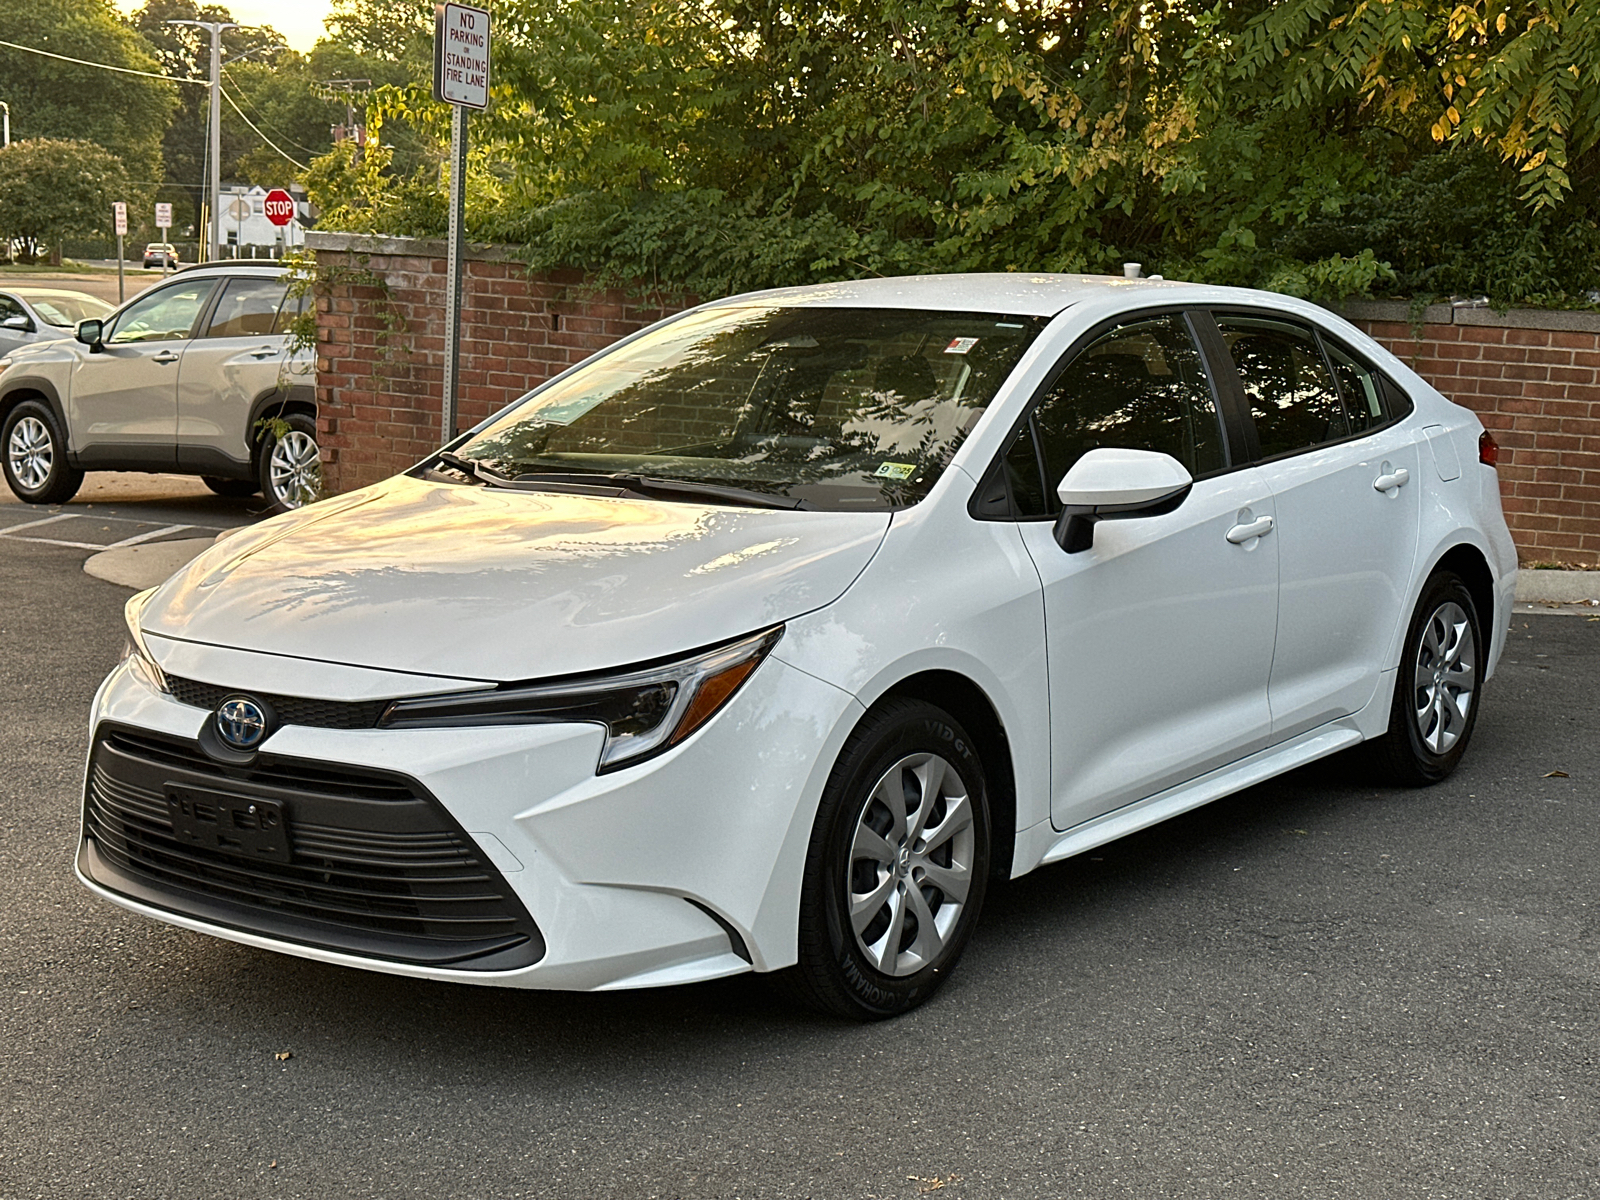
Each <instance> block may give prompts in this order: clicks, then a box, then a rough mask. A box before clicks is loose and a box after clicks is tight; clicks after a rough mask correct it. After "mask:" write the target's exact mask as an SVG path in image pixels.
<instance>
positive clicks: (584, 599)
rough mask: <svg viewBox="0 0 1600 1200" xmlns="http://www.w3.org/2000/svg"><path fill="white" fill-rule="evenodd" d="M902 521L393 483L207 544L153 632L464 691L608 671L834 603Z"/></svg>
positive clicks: (150, 612) (154, 619) (149, 625)
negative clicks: (400, 674)
mask: <svg viewBox="0 0 1600 1200" xmlns="http://www.w3.org/2000/svg"><path fill="white" fill-rule="evenodd" d="M888 526H889V515H888V514H887V513H822V512H790V511H780V510H773V509H755V508H730V507H723V506H712V505H702V504H687V503H673V502H657V501H650V500H628V499H612V498H609V497H591V496H581V495H572V494H563V493H556V492H531V491H529V492H524V491H510V490H506V489H495V488H480V487H467V486H462V485H450V484H440V483H432V482H428V481H423V480H418V479H412V478H410V477H407V476H397V477H396V478H394V479H390V480H387V481H385V482H384V483H380V484H377V485H375V486H374V487H371V488H367V489H364V490H363V491H360V492H354V493H351V494H350V495H348V496H342V497H338V498H336V499H333V500H326V501H323V502H322V503H320V504H314V505H311V506H309V507H308V508H305V509H302V510H300V511H299V512H295V513H290V514H288V515H287V516H283V517H278V518H275V519H274V520H271V521H266V522H263V523H262V524H260V525H257V526H254V527H253V528H251V529H250V530H249V531H248V532H245V533H239V534H234V535H232V536H230V537H227V538H225V539H224V540H222V541H221V542H219V543H218V544H217V545H215V546H213V547H211V548H210V549H209V550H207V551H206V552H205V553H204V554H202V555H201V556H200V557H199V558H197V559H195V560H194V561H193V562H192V563H190V564H189V566H188V567H187V568H185V569H184V570H183V571H182V572H180V573H179V574H177V575H175V576H173V578H171V579H170V580H168V581H167V582H166V583H165V584H163V585H162V587H161V589H160V590H159V591H158V592H157V594H156V595H155V596H153V597H152V598H151V601H150V603H149V604H147V605H146V606H145V609H144V612H143V616H142V619H141V621H140V624H141V627H142V628H143V629H144V630H145V631H146V632H149V633H154V634H160V635H162V636H165V637H171V638H179V639H183V640H186V641H191V642H200V643H205V644H209V645H217V646H228V647H234V648H237V649H242V650H254V651H260V652H264V653H269V654H282V655H292V656H295V657H299V658H310V659H319V660H322V661H327V662H338V663H347V664H351V665H355V666H364V667H374V668H380V669H384V670H392V671H408V672H414V673H421V674H429V675H441V676H448V677H452V678H467V679H484V680H496V681H504V680H513V679H537V678H545V677H551V676H558V675H567V674H574V673H581V672H588V671H596V670H604V669H607V668H611V667H620V666H626V665H630V664H633V663H638V662H644V661H647V660H649V659H655V658H661V657H665V656H668V655H673V654H678V653H681V652H684V651H688V650H693V649H696V648H698V647H701V646H706V645H710V644H712V643H715V642H718V641H721V640H723V639H726V638H731V637H737V636H739V635H740V634H744V633H749V632H751V631H753V630H757V629H761V628H763V627H765V626H768V625H772V624H775V623H777V622H779V621H784V620H788V619H789V618H792V617H795V616H798V615H800V614H801V613H805V612H809V611H811V610H813V609H816V608H820V607H822V606H823V605H826V604H828V603H830V602H832V601H833V600H835V599H837V598H838V597H839V596H840V595H841V594H842V593H843V592H844V590H845V589H846V588H847V587H849V586H850V584H851V582H852V581H853V580H854V579H855V578H856V576H857V575H859V574H860V573H861V570H862V568H864V567H865V566H866V565H867V562H868V560H870V559H871V557H872V555H873V553H874V551H875V550H876V549H877V547H878V544H879V543H880V542H881V541H882V540H883V536H884V533H885V532H886V531H887V529H888Z"/></svg>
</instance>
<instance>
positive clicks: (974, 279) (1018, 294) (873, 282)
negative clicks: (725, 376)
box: [713, 271, 1194, 317]
mask: <svg viewBox="0 0 1600 1200" xmlns="http://www.w3.org/2000/svg"><path fill="white" fill-rule="evenodd" d="M1193 286H1194V285H1193V284H1187V283H1178V282H1175V281H1171V280H1162V279H1123V278H1120V277H1117V276H1112V275H1052V274H1047V273H1043V272H1028V271H1015V272H996V273H990V274H972V275H908V276H901V277H898V278H890V279H855V280H849V281H847V282H842V283H819V284H810V285H807V286H804V287H792V288H774V289H773V290H771V291H765V292H747V293H746V294H744V295H742V296H730V297H729V298H728V299H726V300H718V301H717V302H716V304H715V305H714V306H713V307H720V306H723V305H734V306H736V305H744V304H751V303H758V302H771V303H778V304H786V305H807V306H813V305H814V306H817V307H827V308H853V307H856V306H858V305H859V306H861V307H867V308H920V309H933V310H936V311H944V312H999V313H1012V314H1015V315H1018V316H1029V317H1051V316H1054V315H1055V314H1056V313H1058V312H1060V311H1061V310H1062V309H1064V308H1068V307H1070V306H1071V305H1073V304H1077V303H1080V302H1082V301H1086V300H1092V299H1107V298H1109V297H1111V296H1112V295H1119V296H1120V295H1127V294H1128V293H1130V292H1135V291H1137V292H1143V293H1148V294H1149V299H1150V300H1151V301H1152V302H1154V303H1160V302H1161V301H1162V300H1165V299H1168V297H1166V296H1162V295H1160V293H1162V292H1170V291H1173V290H1176V289H1183V288H1192V287H1193Z"/></svg>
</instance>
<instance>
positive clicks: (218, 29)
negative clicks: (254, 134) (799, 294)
mask: <svg viewBox="0 0 1600 1200" xmlns="http://www.w3.org/2000/svg"><path fill="white" fill-rule="evenodd" d="M162 24H163V25H193V26H194V27H195V28H197V29H204V30H207V31H208V32H209V33H210V34H211V113H210V120H209V121H208V122H207V125H208V126H209V133H210V155H209V157H210V161H211V196H210V200H211V204H210V210H211V221H210V235H209V237H208V239H207V241H208V245H207V249H206V261H207V262H215V261H216V260H217V259H219V258H221V257H222V248H221V236H222V221H221V219H220V218H219V216H218V214H217V206H218V205H219V204H220V203H221V202H222V31H223V30H224V29H242V28H243V26H241V25H235V24H234V23H233V22H231V21H163V22H162Z"/></svg>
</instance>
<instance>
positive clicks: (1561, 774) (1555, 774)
mask: <svg viewBox="0 0 1600 1200" xmlns="http://www.w3.org/2000/svg"><path fill="white" fill-rule="evenodd" d="M1543 778H1545V779H1571V778H1572V776H1570V775H1568V774H1567V773H1566V772H1565V771H1551V772H1549V773H1548V774H1547V775H1544V776H1543Z"/></svg>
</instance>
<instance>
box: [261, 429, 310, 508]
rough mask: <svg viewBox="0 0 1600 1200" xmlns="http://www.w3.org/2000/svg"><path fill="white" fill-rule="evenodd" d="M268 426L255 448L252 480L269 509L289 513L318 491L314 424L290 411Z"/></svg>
mask: <svg viewBox="0 0 1600 1200" xmlns="http://www.w3.org/2000/svg"><path fill="white" fill-rule="evenodd" d="M269 425H270V426H271V428H269V429H268V431H267V433H266V434H265V436H263V437H262V439H261V444H260V445H259V446H257V447H256V479H257V480H258V481H259V482H260V484H261V494H262V495H263V496H265V497H266V498H267V507H268V508H269V509H270V510H271V511H272V512H274V513H285V512H290V511H292V510H294V509H296V508H300V507H302V506H304V505H307V504H310V503H311V502H312V501H313V500H315V499H317V498H318V497H319V496H320V495H321V494H322V458H321V454H320V452H319V451H318V449H317V423H316V421H315V420H313V419H312V418H311V417H308V416H306V415H305V414H304V413H290V414H289V415H288V416H286V417H278V418H274V419H273V420H271V421H270V422H269Z"/></svg>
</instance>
